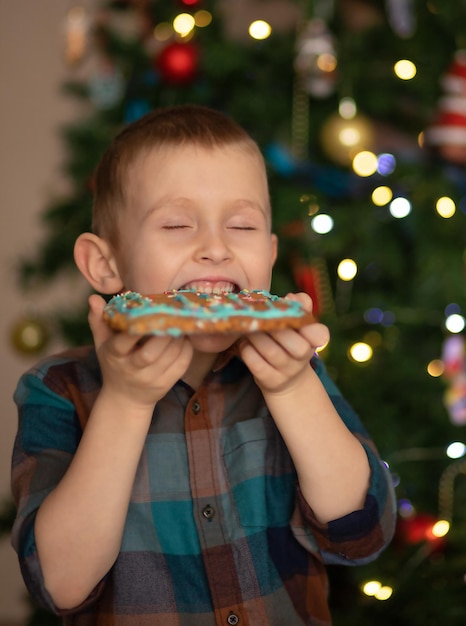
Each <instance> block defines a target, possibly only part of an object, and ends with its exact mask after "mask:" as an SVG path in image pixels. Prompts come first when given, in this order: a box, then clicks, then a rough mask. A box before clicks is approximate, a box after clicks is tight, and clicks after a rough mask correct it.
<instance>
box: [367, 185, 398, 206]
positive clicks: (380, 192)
mask: <svg viewBox="0 0 466 626" xmlns="http://www.w3.org/2000/svg"><path fill="white" fill-rule="evenodd" d="M371 197H372V202H373V203H374V204H375V205H376V206H385V205H386V204H388V203H389V202H390V200H391V199H392V198H393V191H392V190H391V189H390V187H387V186H386V185H381V186H380V187H376V188H375V189H374V191H373V192H372V196H371Z"/></svg>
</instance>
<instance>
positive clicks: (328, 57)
mask: <svg viewBox="0 0 466 626" xmlns="http://www.w3.org/2000/svg"><path fill="white" fill-rule="evenodd" d="M316 65H317V67H318V68H319V70H321V71H322V72H333V71H334V70H335V68H336V66H337V59H336V57H335V55H334V54H330V52H324V53H323V54H319V56H318V57H317V60H316Z"/></svg>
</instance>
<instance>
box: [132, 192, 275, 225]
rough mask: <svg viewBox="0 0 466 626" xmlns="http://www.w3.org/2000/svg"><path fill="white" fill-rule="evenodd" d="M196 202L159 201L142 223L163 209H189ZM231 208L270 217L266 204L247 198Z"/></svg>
mask: <svg viewBox="0 0 466 626" xmlns="http://www.w3.org/2000/svg"><path fill="white" fill-rule="evenodd" d="M195 205H196V202H195V201H193V200H191V199H190V198H186V197H183V196H180V197H178V198H173V197H166V198H161V199H159V200H158V201H157V202H156V203H155V204H153V205H152V206H151V207H149V209H148V210H147V211H146V213H145V214H144V216H143V218H142V219H143V221H145V220H146V219H148V218H149V217H150V216H151V215H153V214H154V213H157V212H158V211H161V210H162V209H164V208H168V209H170V208H172V207H173V208H181V209H191V208H193V207H195ZM231 207H232V208H233V209H239V210H241V209H254V210H256V211H259V212H260V213H262V214H264V215H265V216H266V217H268V216H269V215H270V207H269V204H268V203H267V204H266V205H265V206H262V205H261V204H260V203H259V202H256V201H255V200H249V199H247V198H238V199H236V200H234V201H233V202H232V203H231Z"/></svg>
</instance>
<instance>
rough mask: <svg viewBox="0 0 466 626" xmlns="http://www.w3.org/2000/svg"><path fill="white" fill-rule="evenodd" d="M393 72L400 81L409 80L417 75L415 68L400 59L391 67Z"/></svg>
mask: <svg viewBox="0 0 466 626" xmlns="http://www.w3.org/2000/svg"><path fill="white" fill-rule="evenodd" d="M393 70H394V72H395V74H396V76H397V77H398V78H400V79H401V80H411V79H412V78H414V77H415V76H416V73H417V69H416V66H415V65H414V63H413V62H412V61H409V60H408V59H401V60H400V61H397V62H396V63H395V65H394V66H393Z"/></svg>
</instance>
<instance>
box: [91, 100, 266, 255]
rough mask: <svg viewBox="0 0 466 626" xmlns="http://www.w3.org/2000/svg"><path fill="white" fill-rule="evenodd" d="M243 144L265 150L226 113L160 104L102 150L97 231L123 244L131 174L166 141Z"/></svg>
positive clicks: (97, 178)
mask: <svg viewBox="0 0 466 626" xmlns="http://www.w3.org/2000/svg"><path fill="white" fill-rule="evenodd" d="M231 144H238V145H242V146H244V147H245V148H246V149H248V150H249V151H251V152H253V153H255V154H257V155H258V156H259V157H260V158H261V159H262V154H261V152H260V150H259V147H258V146H257V144H256V142H255V141H254V140H253V139H252V138H251V136H250V135H249V134H248V133H247V132H246V131H245V130H244V129H243V128H242V127H241V126H239V125H238V124H237V123H236V122H234V121H233V120H232V119H231V118H230V117H228V116H227V115H225V114H223V113H221V112H219V111H216V110H214V109H210V108H208V107H204V106H200V105H194V104H183V105H175V106H171V107H163V108H159V109H155V110H154V111H151V112H150V113H148V114H146V115H144V116H143V117H141V118H140V119H139V120H137V121H136V122H134V123H132V124H130V125H129V126H127V127H126V128H125V129H124V130H122V131H121V132H120V133H119V134H118V135H117V136H116V137H115V139H114V140H113V141H112V143H111V144H110V146H109V147H108V148H107V150H106V151H105V152H104V154H103V155H102V158H101V159H100V161H99V163H98V165H97V168H96V170H95V174H94V185H93V186H94V204H93V215H92V230H93V232H94V233H95V234H96V235H99V236H100V237H105V238H106V239H107V240H108V241H109V242H110V243H111V244H112V245H114V246H117V244H118V215H119V213H120V211H121V210H122V209H123V208H124V207H125V206H126V200H127V186H128V185H127V183H128V174H129V171H130V168H131V166H132V165H133V164H134V163H135V161H136V160H137V159H138V158H140V157H141V156H143V155H144V154H145V153H147V152H148V151H149V150H151V149H154V148H157V147H163V146H182V145H197V146H200V147H204V148H218V147H221V146H225V145H231Z"/></svg>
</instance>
